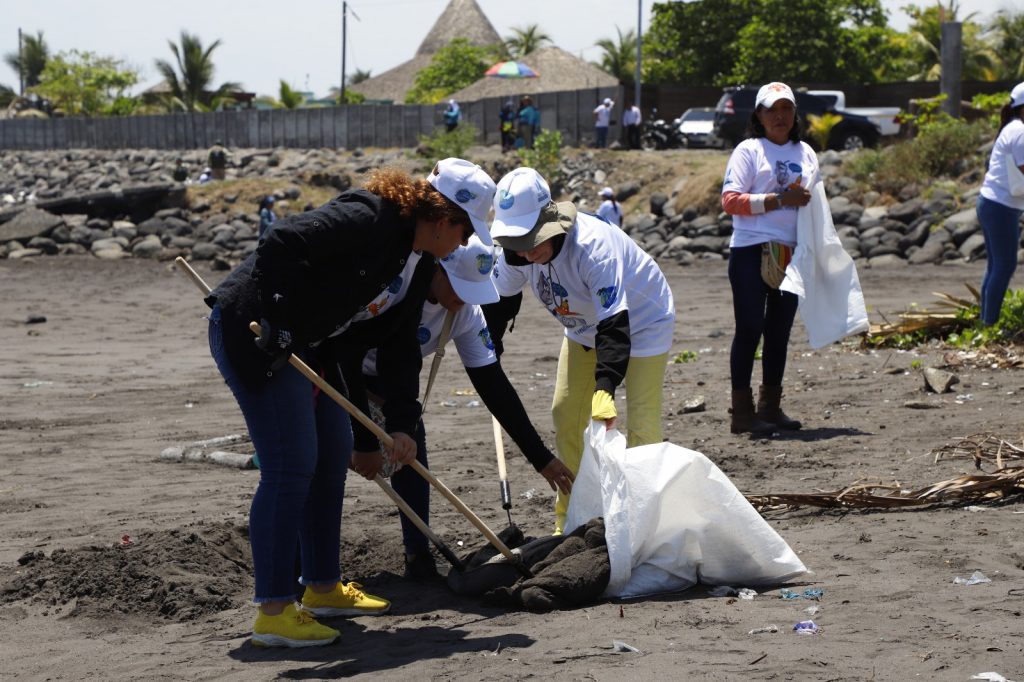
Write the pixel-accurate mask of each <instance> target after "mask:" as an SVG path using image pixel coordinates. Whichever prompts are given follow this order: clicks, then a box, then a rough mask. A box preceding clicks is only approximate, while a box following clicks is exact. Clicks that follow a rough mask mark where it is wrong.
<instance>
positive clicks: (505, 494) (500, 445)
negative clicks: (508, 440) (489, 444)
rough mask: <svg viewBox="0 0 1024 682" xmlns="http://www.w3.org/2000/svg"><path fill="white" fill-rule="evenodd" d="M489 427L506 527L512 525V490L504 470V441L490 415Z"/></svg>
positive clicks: (499, 426) (494, 420) (497, 425)
mask: <svg viewBox="0 0 1024 682" xmlns="http://www.w3.org/2000/svg"><path fill="white" fill-rule="evenodd" d="M491 426H492V427H493V429H494V449H495V452H496V453H497V455H498V480H499V481H500V485H501V508H502V509H504V510H505V513H506V514H508V525H510V526H514V525H516V524H514V523H512V489H511V488H510V487H509V485H508V472H507V471H506V470H505V441H504V440H503V439H502V437H501V424H499V423H498V418H497V417H495V416H494V415H493V414H492V415H491Z"/></svg>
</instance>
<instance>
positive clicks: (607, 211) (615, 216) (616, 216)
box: [597, 199, 622, 226]
mask: <svg viewBox="0 0 1024 682" xmlns="http://www.w3.org/2000/svg"><path fill="white" fill-rule="evenodd" d="M597 215H599V216H600V217H602V218H604V219H605V220H607V221H608V222H610V223H611V224H612V225H615V226H621V225H622V208H621V207H620V206H619V204H618V202H615V201H612V200H611V199H605V200H604V201H603V202H601V206H600V207H598V209H597Z"/></svg>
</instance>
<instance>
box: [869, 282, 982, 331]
mask: <svg viewBox="0 0 1024 682" xmlns="http://www.w3.org/2000/svg"><path fill="white" fill-rule="evenodd" d="M964 286H965V287H967V290H968V291H969V292H971V295H972V296H974V300H973V301H972V300H970V299H966V298H958V297H956V296H953V295H952V294H946V293H942V292H939V291H933V292H932V296H935V297H937V298H938V300H937V301H936V302H935V307H936V310H927V309H924V308H922V309H920V310H907V311H904V312H902V313H899V314H898V315H897V316H896V317H897V318H898V320H897V321H896V322H890V321H889V320H888V318H886V317H885V316H884V315H882V319H883V320H884V321H883V323H882V324H873V325H871V327H870V329H868V338H869V340H875V341H878V340H883V339H885V338H886V337H889V336H893V335H895V334H913V333H915V332H919V331H927V332H928V335H929V336H945V335H946V334H948V333H950V332H953V331H956V330H958V329H961V328H963V327H965V326H969V325H970V324H971V322H970V321H968V320H965V319H963V318H962V317H961V315H960V313H961V311H964V310H969V309H970V308H972V307H976V306H977V305H978V301H980V300H981V294H980V293H979V292H978V290H977V289H976V288H975V287H973V286H971V285H970V284H967V283H964Z"/></svg>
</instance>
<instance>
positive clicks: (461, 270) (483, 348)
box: [346, 237, 573, 580]
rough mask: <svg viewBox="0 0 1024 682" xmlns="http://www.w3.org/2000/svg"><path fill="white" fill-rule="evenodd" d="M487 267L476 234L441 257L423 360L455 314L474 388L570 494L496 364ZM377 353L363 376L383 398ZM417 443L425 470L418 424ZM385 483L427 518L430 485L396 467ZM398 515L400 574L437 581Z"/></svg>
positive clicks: (361, 469) (372, 471) (412, 530)
mask: <svg viewBox="0 0 1024 682" xmlns="http://www.w3.org/2000/svg"><path fill="white" fill-rule="evenodd" d="M493 266H494V249H493V248H491V247H489V246H485V245H484V244H483V243H482V242H481V241H480V240H479V239H477V238H475V237H473V238H471V239H470V240H469V244H468V245H466V246H464V247H460V248H458V249H456V250H455V251H453V252H452V253H451V255H449V256H447V257H445V258H442V259H441V264H440V266H439V267H437V268H436V269H435V273H434V277H433V281H432V282H431V286H430V293H429V294H428V297H427V302H426V303H425V304H424V306H423V314H422V316H421V318H420V325H419V330H418V331H417V334H416V336H417V338H418V339H419V342H420V349H421V351H422V354H423V357H426V356H428V355H430V354H431V353H434V352H436V351H437V350H438V343H439V337H440V334H441V328H442V326H443V325H444V319H445V316H446V314H447V312H448V311H452V312H454V313H455V315H454V318H453V320H452V326H451V332H450V333H451V336H450V339H449V340H450V341H453V342H454V343H455V349H456V350H457V351H458V353H459V359H460V360H462V364H463V366H464V367H465V369H466V374H467V375H468V376H469V379H470V381H471V382H472V384H473V388H474V389H476V392H477V394H478V395H479V396H480V398H481V399H482V400H483V402H484V404H485V405H486V406H487V409H488V410H489V411H490V412H491V414H493V415H494V416H495V418H496V419H497V420H498V423H499V424H501V426H502V427H503V428H504V429H505V431H507V432H508V434H509V436H511V437H512V440H513V441H515V443H516V445H518V446H519V449H520V450H522V452H523V454H524V455H525V456H526V459H527V460H529V462H530V464H532V465H533V467H534V469H536V470H537V471H538V472H539V473H540V474H541V476H543V477H544V478H545V480H547V482H548V484H549V485H550V486H551V489H552V490H562V491H564V492H566V493H568V492H570V491H571V490H572V482H573V474H572V472H571V471H569V469H567V468H566V467H565V465H564V464H562V462H560V461H559V460H558V459H556V458H555V456H554V455H553V454H551V451H550V450H548V448H547V446H545V445H544V441H543V440H541V437H540V435H539V434H538V433H537V430H536V429H535V428H534V427H533V424H532V423H531V422H530V418H529V416H528V415H527V413H526V408H525V407H523V403H522V401H521V400H520V399H519V395H518V394H517V393H516V390H515V388H514V387H513V386H512V383H511V382H510V381H509V380H508V377H507V376H506V375H505V372H504V370H503V369H502V367H501V363H500V362H499V361H498V356H497V354H496V353H495V349H494V344H493V343H492V342H491V335H490V332H489V331H488V330H487V322H486V320H485V319H484V314H483V312H482V311H481V309H480V306H481V305H483V304H488V303H494V302H495V301H497V300H498V292H497V290H496V289H495V288H494V282H493V281H492V280H491V270H492V268H493ZM377 356H378V353H377V352H376V351H371V352H370V353H369V354H368V355H367V356H366V359H365V361H364V362H363V366H362V372H363V374H364V376H365V381H366V385H367V386H368V387H369V388H370V390H371V391H373V392H374V393H379V394H386V392H385V391H384V390H383V389H384V388H385V387H384V385H383V382H382V381H381V379H380V377H378V366H377V365H378V357H377ZM347 376H348V375H347V374H346V377H347ZM416 444H417V451H416V459H417V460H418V461H419V462H420V464H422V465H423V466H428V463H427V445H426V433H425V430H424V427H423V421H422V420H420V423H419V428H418V430H417V432H416ZM382 464H383V462H382V460H381V458H380V457H377V458H376V459H368V460H366V461H360V462H359V463H358V464H356V465H355V466H354V467H353V468H354V469H355V471H356V472H357V473H360V474H361V475H363V476H365V477H366V478H369V479H372V478H373V477H374V476H376V475H377V474H378V473H379V472H380V470H381V466H382ZM391 484H392V486H394V489H395V490H396V491H397V492H398V494H399V495H401V496H402V498H403V499H405V501H406V502H408V503H409V506H411V507H412V509H413V511H415V512H416V513H417V514H418V515H419V517H420V518H422V519H423V520H424V521H427V520H428V517H429V514H430V487H429V485H428V483H427V481H426V480H425V479H424V478H423V477H422V476H420V475H419V474H417V473H416V472H415V471H413V470H412V469H411V468H401V469H399V470H398V471H397V472H395V473H394V474H392V476H391ZM400 518H401V521H402V540H403V543H404V546H405V575H406V577H407V578H412V579H417V580H424V579H431V578H436V577H437V569H436V567H435V565H434V559H433V556H432V555H431V553H430V545H429V543H428V541H427V537H426V536H425V535H423V533H421V532H420V531H419V529H417V528H416V526H415V525H413V524H412V522H410V521H409V520H408V519H407V518H406V517H405V516H404V515H403V516H401V517H400Z"/></svg>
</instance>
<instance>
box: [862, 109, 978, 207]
mask: <svg viewBox="0 0 1024 682" xmlns="http://www.w3.org/2000/svg"><path fill="white" fill-rule="evenodd" d="M918 120H919V121H920V123H919V124H918V125H919V127H918V134H917V137H915V138H913V139H911V140H907V141H905V142H898V143H896V144H894V145H891V146H889V147H885V148H883V149H866V150H862V151H860V152H857V154H855V155H854V156H853V158H852V159H850V161H848V162H847V163H848V166H847V170H848V172H849V173H850V174H851V175H852V176H853V177H854V178H857V179H858V180H861V181H863V182H865V183H866V184H868V185H870V186H871V188H872V189H875V190H877V191H879V192H887V193H889V194H898V193H899V192H900V190H902V189H903V188H904V187H906V186H907V185H910V184H918V185H922V186H927V185H931V184H933V183H934V182H935V179H936V178H937V177H940V176H943V175H951V174H956V173H958V172H959V171H960V170H961V168H960V164H961V163H962V162H963V161H964V160H965V159H970V160H973V162H975V163H977V164H978V165H979V166H980V165H981V164H982V163H983V159H981V158H979V157H978V156H977V150H978V146H979V144H980V143H981V142H982V141H983V140H984V139H985V138H986V136H987V135H988V129H987V124H984V123H977V122H976V123H965V122H964V121H961V120H959V119H954V118H952V117H950V116H947V115H945V114H941V115H939V114H929V115H928V116H923V117H921V118H920V119H918Z"/></svg>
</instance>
